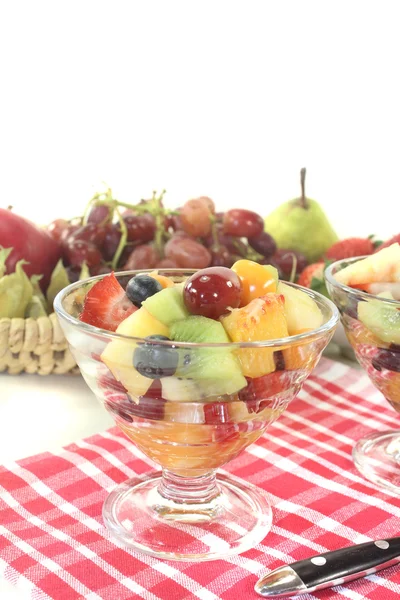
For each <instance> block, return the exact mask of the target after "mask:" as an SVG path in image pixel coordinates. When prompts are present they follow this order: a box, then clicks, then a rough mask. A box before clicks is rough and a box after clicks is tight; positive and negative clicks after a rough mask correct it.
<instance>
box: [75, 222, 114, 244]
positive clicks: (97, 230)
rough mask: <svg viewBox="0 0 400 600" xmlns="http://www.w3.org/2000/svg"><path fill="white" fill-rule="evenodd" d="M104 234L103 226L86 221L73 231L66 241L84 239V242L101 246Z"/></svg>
mask: <svg viewBox="0 0 400 600" xmlns="http://www.w3.org/2000/svg"><path fill="white" fill-rule="evenodd" d="M105 235H106V229H105V227H103V226H102V225H98V224H97V223H88V224H87V225H83V226H82V227H79V229H77V230H76V231H74V232H73V233H72V234H71V235H70V236H69V237H68V242H70V240H84V241H85V242H90V243H91V244H94V245H95V246H101V245H102V244H103V242H104V239H105Z"/></svg>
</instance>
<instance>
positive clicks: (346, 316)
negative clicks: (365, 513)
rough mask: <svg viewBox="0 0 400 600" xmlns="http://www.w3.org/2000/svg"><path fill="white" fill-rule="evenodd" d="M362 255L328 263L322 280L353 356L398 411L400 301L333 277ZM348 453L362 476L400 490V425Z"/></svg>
mask: <svg viewBox="0 0 400 600" xmlns="http://www.w3.org/2000/svg"><path fill="white" fill-rule="evenodd" d="M362 258H365V257H357V258H354V259H346V260H342V261H337V262H335V263H333V264H331V265H330V266H329V267H328V268H327V270H326V271H325V279H326V284H327V288H328V291H329V294H330V296H331V298H332V300H333V301H334V302H335V304H336V306H337V307H338V308H339V312H340V315H341V322H342V323H343V326H344V328H345V331H346V335H347V338H348V340H349V342H350V344H351V346H352V347H353V349H354V353H355V355H356V358H357V360H358V362H359V363H360V365H361V366H362V367H363V368H364V369H365V371H366V372H367V374H368V376H369V378H370V379H371V381H372V383H373V384H374V385H375V387H376V388H378V390H379V391H380V392H382V394H383V395H384V397H385V398H386V400H387V401H388V402H389V404H391V405H392V406H393V408H394V409H395V410H396V411H397V412H400V302H398V301H396V300H389V299H385V298H382V297H380V296H373V295H371V294H368V293H366V292H362V291H359V290H357V289H354V288H350V287H348V286H346V285H343V284H341V283H339V282H338V281H337V280H336V279H335V273H338V272H339V271H340V270H341V269H343V268H344V267H346V266H347V265H349V264H351V263H354V262H356V261H358V260H361V259H362ZM353 459H354V462H355V464H356V466H357V468H358V470H359V471H360V472H361V474H362V475H363V476H364V477H366V478H367V479H369V480H370V481H373V482H374V483H375V484H377V485H379V486H381V487H383V488H386V489H388V490H390V491H392V492H395V493H397V494H400V430H399V431H387V432H383V433H382V432H379V433H377V432H372V433H371V434H369V435H368V436H366V437H364V438H363V439H361V440H359V441H358V442H357V443H356V445H355V447H354V449H353Z"/></svg>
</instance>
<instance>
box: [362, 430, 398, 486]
mask: <svg viewBox="0 0 400 600" xmlns="http://www.w3.org/2000/svg"><path fill="white" fill-rule="evenodd" d="M353 459H354V463H355V465H356V467H357V468H358V470H359V471H360V473H361V474H362V475H363V476H364V477H366V478H367V479H369V481H372V482H373V483H375V484H376V485H378V486H379V487H382V488H384V489H385V490H389V491H391V492H392V493H395V494H399V495H400V431H384V432H379V433H373V434H370V435H368V436H366V437H364V438H362V439H361V440H359V441H358V442H357V444H356V445H355V447H354V449H353Z"/></svg>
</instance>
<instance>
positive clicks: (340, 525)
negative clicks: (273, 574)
mask: <svg viewBox="0 0 400 600" xmlns="http://www.w3.org/2000/svg"><path fill="white" fill-rule="evenodd" d="M399 424H400V423H398V417H397V416H396V413H395V412H394V411H393V409H391V408H390V406H389V404H387V403H386V401H385V400H384V399H383V397H382V396H381V395H380V394H379V392H377V391H376V390H375V389H374V388H373V387H372V386H371V384H370V383H369V380H368V378H367V376H366V375H365V374H364V373H363V372H362V371H359V370H355V369H351V368H349V367H347V366H345V365H342V364H340V363H337V362H333V361H330V360H328V359H322V360H321V362H320V364H319V365H318V367H317V369H316V370H315V372H314V374H313V375H312V377H310V378H309V379H308V381H307V382H306V384H305V385H304V388H303V390H302V391H301V393H300V395H299V396H298V397H297V398H296V399H295V400H294V401H293V402H292V404H291V405H290V406H289V409H288V410H287V411H286V413H285V414H284V415H283V416H282V417H281V418H280V419H279V420H278V421H277V422H276V423H275V424H274V425H273V426H271V427H270V429H269V430H268V431H267V432H266V434H265V435H264V436H263V437H262V438H261V439H260V440H259V441H258V442H256V443H255V444H253V445H252V446H250V447H249V448H248V449H247V450H246V451H245V452H243V453H242V455H241V456H239V457H238V458H237V459H235V460H234V461H232V463H231V464H229V465H227V467H226V471H229V472H231V473H233V474H235V475H236V476H238V477H241V478H243V479H246V480H247V481H249V482H251V483H253V484H255V485H257V486H259V487H260V488H262V489H264V490H266V491H267V492H268V494H269V498H270V501H271V503H272V505H273V510H274V518H273V527H272V531H271V532H270V533H269V534H268V535H267V537H266V538H265V539H264V540H263V543H261V544H259V545H258V546H257V547H255V548H254V549H253V550H250V551H248V552H246V553H245V554H242V555H240V556H235V557H232V558H229V559H226V560H220V561H214V562H207V563H198V564H196V563H193V562H192V563H178V562H167V561H161V560H157V559H155V558H151V557H148V556H145V555H141V554H139V553H136V552H133V551H130V550H126V549H124V547H123V546H118V545H117V544H115V543H114V542H113V541H112V539H111V538H110V536H109V534H108V533H107V531H106V530H105V528H104V526H103V523H102V519H101V509H102V504H103V502H104V499H105V497H106V496H107V494H108V492H109V491H110V490H111V489H112V488H113V486H114V485H115V484H117V483H120V482H122V481H124V480H125V479H127V478H129V477H133V476H135V474H136V475H141V474H143V473H145V472H147V471H149V470H150V469H151V468H152V466H151V465H150V463H149V462H148V461H147V459H146V458H145V457H144V456H143V455H142V454H141V453H139V451H137V450H135V448H134V447H133V445H132V444H131V443H130V442H129V441H128V440H127V439H126V438H125V437H124V436H123V434H121V433H120V432H119V431H118V430H117V429H116V428H113V429H110V430H108V431H105V432H103V433H100V434H98V435H95V436H93V437H90V438H88V439H85V440H82V441H80V442H77V443H74V444H71V445H70V446H68V447H66V448H64V449H62V450H61V451H60V452H59V453H57V454H55V453H51V454H50V453H44V454H40V455H37V456H33V457H30V458H26V459H23V460H20V461H18V462H15V463H8V464H6V465H3V466H2V467H1V468H0V491H1V492H2V493H1V494H0V575H2V576H3V577H5V578H6V579H7V580H8V581H10V582H11V583H13V584H15V585H16V586H19V587H20V588H21V589H23V590H26V591H28V593H29V594H30V597H31V598H33V599H35V600H41V599H49V598H52V599H54V600H78V599H87V600H133V599H139V598H143V599H145V600H160V599H161V600H190V599H198V598H199V599H200V600H217V599H221V600H241V599H244V600H247V599H251V598H254V599H255V598H256V597H258V596H256V594H255V592H254V591H253V586H254V584H255V582H256V580H257V578H258V577H259V576H261V575H262V574H264V573H266V572H267V571H268V570H270V569H275V568H276V567H278V566H280V565H282V564H284V563H288V562H293V561H295V560H300V559H301V558H306V557H307V556H311V555H313V554H317V553H320V552H325V551H327V550H334V549H337V548H340V547H343V546H348V545H350V544H352V543H361V542H365V541H368V540H370V539H376V538H383V537H391V536H395V535H398V534H399V530H400V527H399V525H400V520H399V518H400V497H395V496H394V495H391V494H389V493H384V492H381V491H379V490H378V488H376V487H375V486H374V485H373V484H370V483H368V482H366V481H365V480H364V479H363V478H362V477H361V476H360V475H359V474H358V473H357V472H356V469H355V467H354V466H353V463H352V459H351V449H352V446H353V444H354V442H355V440H358V439H359V438H360V437H361V436H363V435H364V434H366V433H369V432H370V431H371V430H375V431H377V430H385V429H396V428H397V427H398V425H399ZM10 426H12V424H10ZM399 597H400V567H399V568H396V567H392V568H390V569H387V570H385V571H382V572H380V573H377V574H376V575H373V576H370V577H368V578H365V579H361V580H357V581H354V582H352V583H349V584H348V585H346V586H340V587H339V586H338V587H336V588H333V589H331V590H324V591H321V592H319V593H315V594H307V595H305V596H303V598H304V599H305V600H310V599H311V598H320V599H327V598H335V599H336V598H337V599H341V598H349V599H351V600H361V599H364V598H366V599H368V600H395V599H396V600H398V598H399ZM4 600H6V599H4Z"/></svg>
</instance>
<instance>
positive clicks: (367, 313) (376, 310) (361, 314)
mask: <svg viewBox="0 0 400 600" xmlns="http://www.w3.org/2000/svg"><path fill="white" fill-rule="evenodd" d="M378 295H379V296H381V297H382V299H383V300H384V299H385V298H386V299H390V294H387V293H383V294H378ZM358 318H359V319H360V321H361V322H362V323H364V325H365V326H366V327H367V328H368V329H369V330H370V331H371V332H372V333H373V334H374V335H376V336H377V337H378V338H379V339H380V340H382V341H383V342H387V343H389V344H400V310H399V309H398V308H397V306H396V305H395V304H393V305H392V304H390V303H389V302H387V303H385V302H382V301H381V300H368V301H367V302H360V303H359V304H358Z"/></svg>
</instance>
